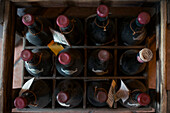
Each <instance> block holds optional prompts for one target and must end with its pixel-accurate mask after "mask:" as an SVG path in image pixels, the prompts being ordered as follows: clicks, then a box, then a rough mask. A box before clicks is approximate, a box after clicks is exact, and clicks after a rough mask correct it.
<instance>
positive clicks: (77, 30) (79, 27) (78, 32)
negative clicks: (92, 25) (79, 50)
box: [56, 15, 84, 45]
mask: <svg viewBox="0 0 170 113" xmlns="http://www.w3.org/2000/svg"><path fill="white" fill-rule="evenodd" d="M56 23H57V25H58V27H59V30H60V32H61V33H62V34H64V36H65V37H66V39H67V40H68V42H69V43H70V45H81V44H83V41H84V30H83V24H82V23H81V21H80V20H79V19H78V18H76V17H67V16H65V15H60V16H58V18H57V20H56Z"/></svg>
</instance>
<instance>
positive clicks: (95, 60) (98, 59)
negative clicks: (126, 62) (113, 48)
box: [88, 49, 114, 75]
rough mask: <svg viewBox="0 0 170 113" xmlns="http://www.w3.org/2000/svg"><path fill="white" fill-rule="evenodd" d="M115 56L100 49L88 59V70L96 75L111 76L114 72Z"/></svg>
mask: <svg viewBox="0 0 170 113" xmlns="http://www.w3.org/2000/svg"><path fill="white" fill-rule="evenodd" d="M113 65H114V63H113V56H112V54H111V53H110V52H109V51H107V50H104V49H98V50H95V51H93V52H92V53H91V55H90V57H89V58H88V70H89V72H90V73H92V74H95V75H106V74H111V72H112V71H113V69H114V67H113Z"/></svg>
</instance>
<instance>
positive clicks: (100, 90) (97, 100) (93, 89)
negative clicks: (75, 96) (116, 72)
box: [87, 81, 110, 107]
mask: <svg viewBox="0 0 170 113" xmlns="http://www.w3.org/2000/svg"><path fill="white" fill-rule="evenodd" d="M109 86H110V84H109V83H108V82H105V81H100V82H91V83H89V85H88V89H87V98H88V100H89V102H90V103H91V104H92V105H93V106H96V107H103V106H106V105H107V103H106V101H107V98H108V91H109Z"/></svg>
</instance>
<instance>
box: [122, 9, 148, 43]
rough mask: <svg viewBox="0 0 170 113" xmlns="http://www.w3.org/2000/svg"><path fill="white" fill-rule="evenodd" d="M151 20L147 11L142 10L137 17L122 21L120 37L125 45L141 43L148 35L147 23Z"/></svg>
mask: <svg viewBox="0 0 170 113" xmlns="http://www.w3.org/2000/svg"><path fill="white" fill-rule="evenodd" d="M149 21H150V15H149V14H148V13H147V12H141V13H140V14H139V15H138V17H137V18H134V19H132V20H130V21H129V19H127V20H125V21H123V22H122V25H121V30H120V31H121V33H120V37H121V39H122V41H123V43H124V44H125V45H139V44H141V43H142V42H143V40H144V39H145V37H146V33H147V32H146V28H145V25H146V24H148V23H149Z"/></svg>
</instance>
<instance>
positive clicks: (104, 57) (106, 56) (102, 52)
mask: <svg viewBox="0 0 170 113" xmlns="http://www.w3.org/2000/svg"><path fill="white" fill-rule="evenodd" d="M109 57H110V54H109V52H108V51H106V50H100V51H99V52H98V58H99V60H101V61H107V60H109Z"/></svg>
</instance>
